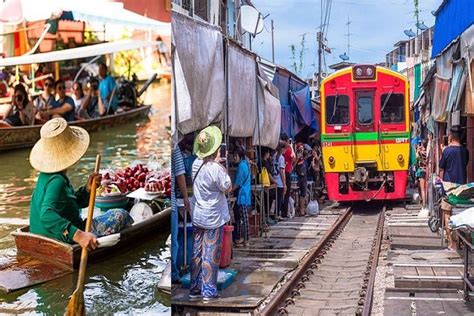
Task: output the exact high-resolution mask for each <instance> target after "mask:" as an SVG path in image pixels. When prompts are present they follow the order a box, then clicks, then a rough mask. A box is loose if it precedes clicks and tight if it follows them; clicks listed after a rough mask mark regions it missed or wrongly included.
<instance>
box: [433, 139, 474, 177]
mask: <svg viewBox="0 0 474 316" xmlns="http://www.w3.org/2000/svg"><path fill="white" fill-rule="evenodd" d="M468 161H469V152H468V151H467V149H466V148H464V147H463V146H448V147H446V148H445V149H444V151H443V154H442V156H441V160H440V161H439V167H440V168H442V169H443V170H444V174H443V181H446V182H453V183H457V184H466V182H467V172H466V167H467V162H468Z"/></svg>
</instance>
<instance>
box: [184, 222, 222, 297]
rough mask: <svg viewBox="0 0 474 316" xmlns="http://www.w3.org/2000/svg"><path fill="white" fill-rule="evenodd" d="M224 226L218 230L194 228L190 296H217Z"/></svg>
mask: <svg viewBox="0 0 474 316" xmlns="http://www.w3.org/2000/svg"><path fill="white" fill-rule="evenodd" d="M222 231H223V226H221V227H219V228H216V229H204V228H200V227H196V226H194V227H193V239H194V244H193V257H192V259H191V288H190V294H192V295H198V294H202V296H203V297H210V298H212V297H216V296H217V276H218V273H219V263H220V260H221V246H222Z"/></svg>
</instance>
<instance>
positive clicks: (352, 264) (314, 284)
mask: <svg viewBox="0 0 474 316" xmlns="http://www.w3.org/2000/svg"><path fill="white" fill-rule="evenodd" d="M366 205H367V204H366ZM366 205H365V208H366V210H364V206H355V207H351V208H348V209H347V210H346V211H345V213H344V214H343V215H342V216H341V217H340V218H339V220H338V221H337V222H336V223H335V225H334V226H333V227H332V228H331V229H330V230H329V231H328V232H327V234H326V235H325V237H324V238H323V240H321V242H320V244H319V245H318V247H316V248H315V249H313V251H312V252H311V253H310V254H309V255H308V256H307V257H306V259H305V260H304V261H303V262H302V263H301V265H300V266H299V268H298V269H297V270H296V271H295V272H294V273H293V275H292V276H291V278H290V280H289V281H288V282H286V284H285V285H284V286H283V287H282V288H281V289H280V290H279V291H278V292H277V293H275V295H274V296H273V297H272V298H271V300H270V301H269V302H268V303H267V304H266V305H265V307H263V309H262V310H261V312H260V313H259V314H261V315H354V314H355V315H364V316H365V315H370V309H371V306H372V294H373V287H374V281H375V274H376V267H377V261H378V256H379V250H380V244H381V240H382V235H383V223H384V214H385V206H377V207H376V209H375V210H374V209H373V207H371V208H372V210H367V206H366Z"/></svg>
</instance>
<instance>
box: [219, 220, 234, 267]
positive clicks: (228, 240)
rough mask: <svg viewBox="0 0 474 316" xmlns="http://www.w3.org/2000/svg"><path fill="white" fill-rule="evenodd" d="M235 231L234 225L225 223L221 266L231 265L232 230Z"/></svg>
mask: <svg viewBox="0 0 474 316" xmlns="http://www.w3.org/2000/svg"><path fill="white" fill-rule="evenodd" d="M233 231H234V226H231V225H225V226H224V231H223V234H224V235H223V236H222V250H221V262H220V265H219V266H220V267H221V268H225V267H228V266H230V263H231V261H232V232H233Z"/></svg>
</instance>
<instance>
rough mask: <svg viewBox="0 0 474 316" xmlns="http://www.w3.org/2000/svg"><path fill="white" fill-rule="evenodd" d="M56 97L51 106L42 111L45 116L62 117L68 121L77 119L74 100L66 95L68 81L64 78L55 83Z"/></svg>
mask: <svg viewBox="0 0 474 316" xmlns="http://www.w3.org/2000/svg"><path fill="white" fill-rule="evenodd" d="M54 90H55V91H56V99H55V100H53V101H52V102H51V108H50V109H46V110H43V111H42V114H41V115H42V116H43V117H49V118H57V117H62V118H64V119H65V120H66V121H68V122H72V121H75V119H76V115H75V111H74V100H73V99H72V98H71V97H69V96H67V95H66V83H65V82H64V80H62V79H58V80H56V82H55V83H54Z"/></svg>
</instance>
